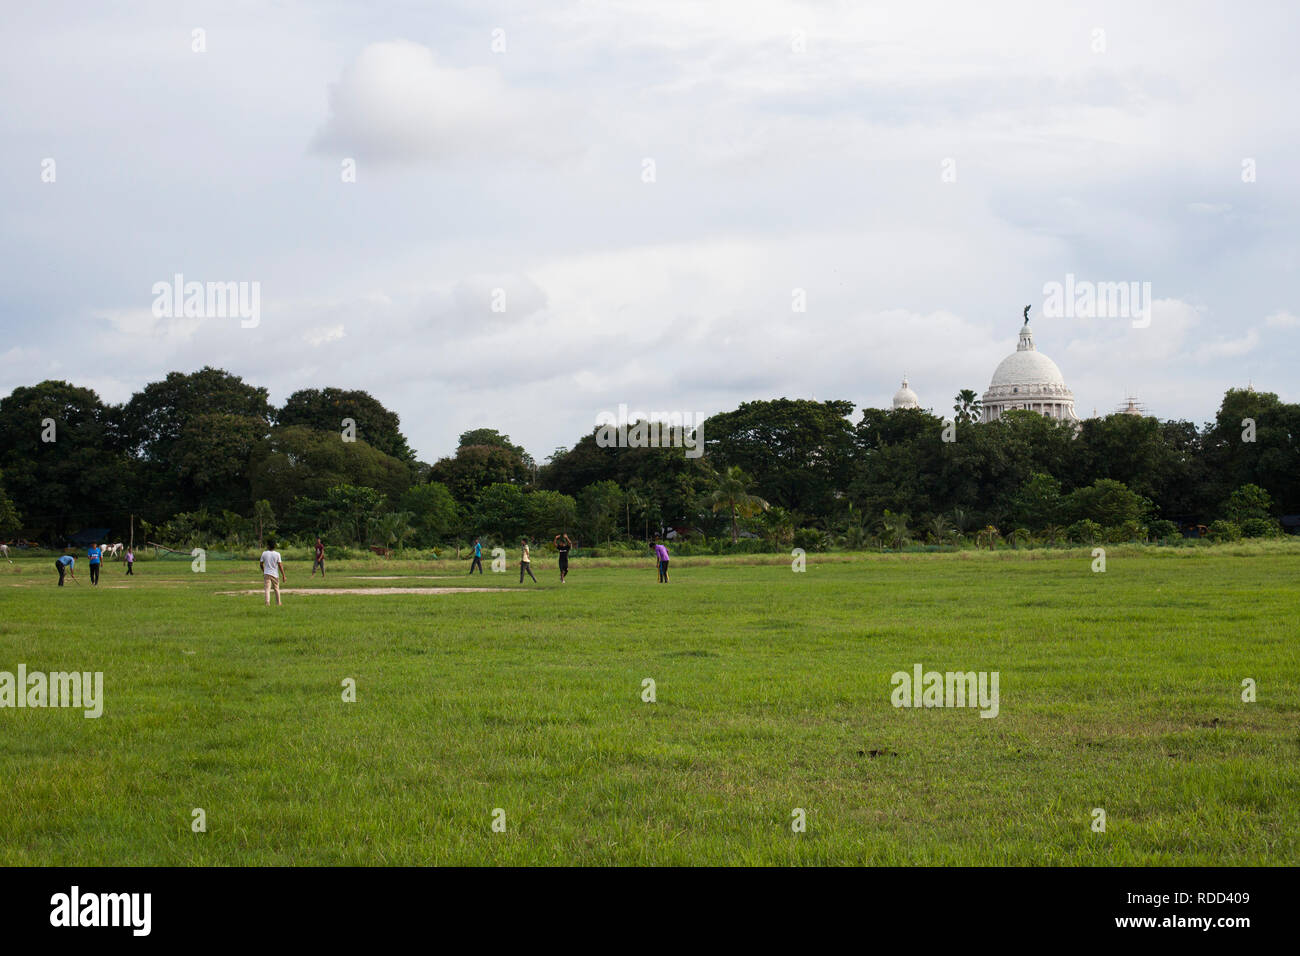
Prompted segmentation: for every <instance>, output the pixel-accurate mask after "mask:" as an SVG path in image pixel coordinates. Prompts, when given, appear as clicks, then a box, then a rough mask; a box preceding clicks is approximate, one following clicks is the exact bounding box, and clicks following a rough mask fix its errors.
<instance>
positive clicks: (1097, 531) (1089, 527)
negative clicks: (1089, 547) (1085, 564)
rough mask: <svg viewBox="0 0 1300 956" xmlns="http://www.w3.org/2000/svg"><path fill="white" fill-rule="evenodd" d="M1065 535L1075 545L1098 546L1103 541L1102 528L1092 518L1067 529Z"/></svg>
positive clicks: (1077, 522)
mask: <svg viewBox="0 0 1300 956" xmlns="http://www.w3.org/2000/svg"><path fill="white" fill-rule="evenodd" d="M1065 533H1066V535H1068V536H1069V538H1070V540H1071V541H1073V542H1074V543H1075V544H1096V543H1097V542H1098V541H1100V540H1101V535H1102V528H1101V525H1099V524H1097V522H1095V521H1093V520H1092V519H1091V518H1084V519H1083V520H1082V521H1076V522H1075V523H1074V524H1072V525H1070V527H1068V528H1066V529H1065Z"/></svg>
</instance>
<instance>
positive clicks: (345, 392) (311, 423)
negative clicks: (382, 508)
mask: <svg viewBox="0 0 1300 956" xmlns="http://www.w3.org/2000/svg"><path fill="white" fill-rule="evenodd" d="M344 419H351V420H352V421H353V423H354V424H355V426H356V437H357V438H358V439H360V440H361V441H364V442H366V444H368V445H369V446H370V447H371V448H376V449H378V450H379V451H381V452H383V453H384V454H385V455H389V456H391V457H393V458H396V459H398V460H399V461H404V462H406V463H407V464H414V462H415V454H414V453H413V452H412V451H411V448H410V446H409V445H407V443H406V437H405V436H404V435H403V434H402V429H401V424H402V423H401V419H400V418H399V417H398V415H397V413H396V412H393V411H389V410H388V409H387V408H385V407H384V405H383V403H382V402H380V401H379V400H378V399H377V398H375V397H374V396H373V395H371V394H370V393H369V392H364V391H361V390H359V389H342V388H304V389H299V390H298V391H296V392H294V393H293V394H292V395H290V396H289V398H288V399H287V400H286V401H285V403H284V407H283V408H281V409H280V411H279V412H278V413H277V414H276V424H278V425H280V426H282V427H288V426H292V425H303V426H306V427H308V428H314V429H316V430H317V431H322V432H330V433H332V434H334V435H338V436H341V435H342V433H343V428H344V425H343V421H344Z"/></svg>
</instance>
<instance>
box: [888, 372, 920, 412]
mask: <svg viewBox="0 0 1300 956" xmlns="http://www.w3.org/2000/svg"><path fill="white" fill-rule="evenodd" d="M894 407H895V408H920V407H921V400H920V398H918V397H917V394H916V392H914V391H912V390H911V389H910V388H908V387H907V376H906V375H904V376H903V387H902V388H900V389H899V390H898V391H896V392H895V393H894Z"/></svg>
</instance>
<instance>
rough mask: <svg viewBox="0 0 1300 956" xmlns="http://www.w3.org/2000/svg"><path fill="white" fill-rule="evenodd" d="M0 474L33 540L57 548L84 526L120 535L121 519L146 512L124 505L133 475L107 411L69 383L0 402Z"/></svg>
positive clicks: (48, 384) (25, 390)
mask: <svg viewBox="0 0 1300 956" xmlns="http://www.w3.org/2000/svg"><path fill="white" fill-rule="evenodd" d="M46 439H49V440H46ZM0 469H3V471H4V475H5V491H6V494H7V495H8V497H9V499H10V501H11V503H12V505H13V507H14V509H15V510H16V511H17V512H18V513H19V514H21V515H22V518H23V523H24V524H23V526H24V528H25V529H27V530H28V531H29V532H30V533H31V534H32V535H34V536H35V537H37V538H42V539H47V540H55V541H57V540H59V539H61V538H62V537H63V536H64V535H66V534H69V533H71V532H73V531H76V530H77V529H78V528H81V527H84V526H85V525H91V526H95V525H110V526H113V527H114V529H115V530H116V529H118V528H121V529H122V530H125V527H126V523H127V514H128V513H129V512H130V511H131V510H136V511H143V510H145V509H144V508H135V509H132V508H131V507H130V506H129V504H128V502H130V501H132V499H133V498H135V497H136V496H135V495H134V491H135V484H136V482H135V471H134V468H133V466H132V463H131V461H130V460H129V458H128V457H127V455H126V454H125V452H124V451H123V449H122V447H121V444H120V433H119V432H118V430H117V427H116V423H115V421H114V411H113V409H110V408H108V407H106V406H105V405H104V404H103V403H102V402H101V401H100V400H99V396H98V395H96V394H95V393H94V392H93V391H91V390H90V389H88V388H78V387H76V386H74V385H71V384H69V383H68V382H61V381H45V382H41V383H40V384H39V385H33V386H30V387H28V386H23V387H19V388H15V389H14V390H13V392H11V393H10V394H9V395H8V396H6V397H5V398H3V399H0ZM159 478H160V480H161V479H168V476H167V475H160V476H159ZM169 480H173V481H174V478H171V479H169ZM169 513H170V512H169Z"/></svg>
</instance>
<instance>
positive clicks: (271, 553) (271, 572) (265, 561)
mask: <svg viewBox="0 0 1300 956" xmlns="http://www.w3.org/2000/svg"><path fill="white" fill-rule="evenodd" d="M258 561H260V562H261V564H262V581H263V582H264V583H265V584H266V606H267V607H270V606H271V589H272V588H275V604H276V607H282V606H283V602H282V601H281V600H280V581H281V580H283V581H285V583H288V580H289V579H288V578H287V577H286V576H285V573H284V558H283V557H281V556H280V552H279V551H277V550H275V542H274V541H267V542H266V550H265V551H263V552H262V556H261V557H260V558H258Z"/></svg>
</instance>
